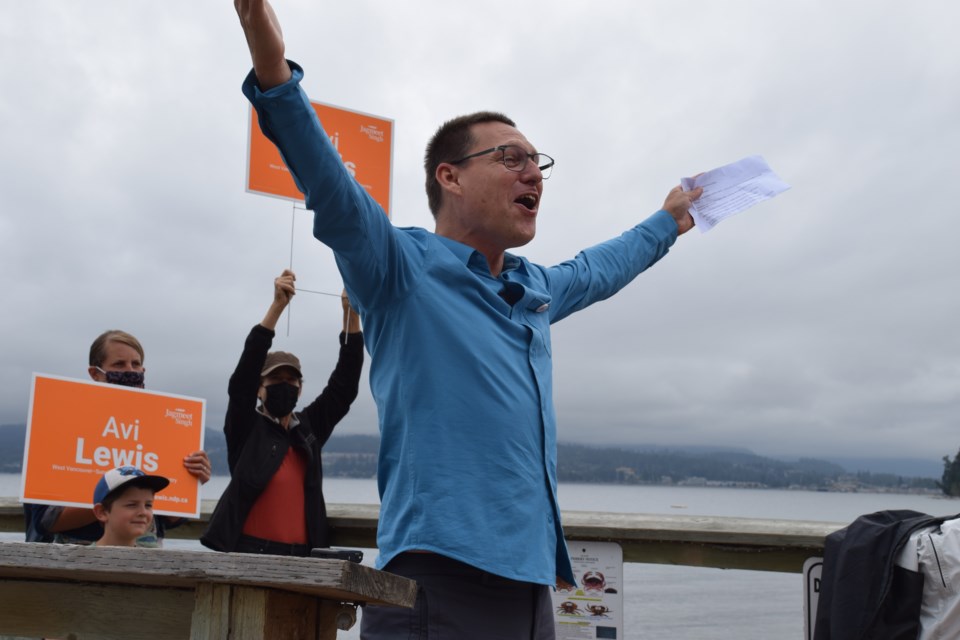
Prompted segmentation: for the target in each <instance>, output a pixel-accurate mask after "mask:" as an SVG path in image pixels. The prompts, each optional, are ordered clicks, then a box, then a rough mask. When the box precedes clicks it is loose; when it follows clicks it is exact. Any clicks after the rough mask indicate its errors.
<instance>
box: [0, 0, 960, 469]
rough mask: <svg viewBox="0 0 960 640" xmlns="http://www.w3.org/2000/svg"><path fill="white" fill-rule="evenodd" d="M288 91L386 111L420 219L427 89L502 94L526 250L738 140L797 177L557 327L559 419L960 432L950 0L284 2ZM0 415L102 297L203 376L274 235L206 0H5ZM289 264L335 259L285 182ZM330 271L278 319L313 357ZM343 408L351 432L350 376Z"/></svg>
mask: <svg viewBox="0 0 960 640" xmlns="http://www.w3.org/2000/svg"><path fill="white" fill-rule="evenodd" d="M277 10H278V13H279V14H280V17H281V20H282V21H283V23H284V28H285V34H286V37H287V42H288V55H289V56H290V57H291V58H293V59H295V60H297V61H298V62H300V63H302V64H303V65H304V67H305V68H306V70H307V76H306V79H305V82H304V86H305V88H306V89H307V91H308V92H309V93H310V94H311V96H312V97H313V98H314V99H317V100H323V101H325V102H330V103H334V104H340V105H343V106H348V107H351V108H356V109H360V110H363V111H368V112H372V113H379V114H382V115H385V116H388V117H391V118H394V119H395V121H396V139H395V149H394V159H395V163H396V165H397V166H396V171H395V174H394V191H393V199H394V203H395V210H394V220H395V222H396V223H397V224H400V225H418V226H427V227H429V226H430V223H431V220H430V217H429V214H428V213H427V210H426V206H425V198H424V196H423V190H422V182H423V180H422V174H421V169H420V158H421V154H422V149H423V145H424V143H425V141H426V139H427V137H428V136H429V135H430V134H431V133H432V131H433V129H434V128H435V127H436V126H437V125H438V124H439V123H440V122H442V121H443V120H444V119H445V118H448V117H451V116H453V115H456V114H459V113H463V112H466V111H472V110H476V109H481V108H494V109H499V110H503V111H505V112H507V113H509V114H511V116H512V117H513V118H515V119H516V120H517V122H518V124H519V126H520V128H521V130H523V131H524V133H525V134H526V135H527V136H528V138H529V139H530V140H531V141H533V142H534V143H535V144H536V145H537V146H538V147H539V148H540V149H542V150H543V151H545V152H547V153H550V154H551V155H554V156H555V157H556V158H557V160H558V164H557V168H556V170H555V172H554V176H553V177H552V178H551V180H550V182H549V183H548V184H547V185H546V190H545V198H544V202H543V207H542V209H541V217H540V231H539V234H538V237H537V239H536V240H535V241H534V242H533V243H531V244H530V245H529V246H528V247H525V248H523V249H522V250H521V252H522V253H523V254H524V255H527V256H529V257H530V258H531V259H534V260H536V261H538V262H541V263H550V262H554V261H559V260H562V259H565V258H568V257H570V256H572V255H574V254H575V253H576V252H577V251H578V250H579V249H580V248H582V247H584V246H586V245H589V244H594V243H596V242H600V241H602V240H604V239H606V238H608V237H610V236H612V235H614V234H617V233H619V232H620V231H622V230H623V229H625V228H627V227H628V226H630V225H632V224H634V223H635V222H636V221H638V220H641V219H643V218H644V217H645V216H646V215H648V214H649V213H650V212H652V211H654V210H655V209H656V208H657V207H658V206H659V205H660V203H661V202H662V200H663V197H664V195H665V194H666V192H667V191H668V190H669V188H670V187H671V186H673V185H674V184H676V183H677V182H678V179H679V178H680V177H681V176H683V175H691V174H693V173H696V172H698V171H702V170H706V169H710V168H712V167H714V166H718V165H721V164H725V163H727V162H730V161H733V160H735V159H737V158H739V157H742V156H745V155H749V154H754V153H760V154H762V155H764V156H765V157H766V158H767V160H768V161H769V162H770V163H771V165H772V166H773V167H774V169H776V170H777V171H778V173H780V175H781V176H782V177H783V178H784V179H785V180H786V181H787V182H789V183H791V184H792V186H793V188H792V189H791V190H790V191H788V192H787V193H785V194H783V195H782V196H780V197H778V198H777V199H775V200H773V201H771V202H768V203H764V204H762V205H760V206H758V207H756V208H755V209H752V210H750V211H748V212H746V213H744V214H742V215H741V216H738V217H736V218H733V219H731V220H729V221H727V222H724V223H723V224H722V225H720V226H719V227H717V229H715V230H714V231H712V232H711V233H709V234H706V235H700V234H699V233H698V232H696V231H694V232H692V233H690V234H688V235H687V236H684V237H683V238H681V239H680V241H679V242H678V243H677V245H676V246H675V247H674V249H673V250H672V252H671V254H670V255H669V256H667V257H666V258H665V259H664V260H663V261H662V262H661V263H660V264H658V265H656V266H655V267H654V268H653V269H652V270H651V271H649V272H648V273H646V274H643V275H641V276H640V278H638V280H637V282H635V283H634V284H633V285H631V286H630V287H629V288H628V289H627V290H625V291H623V292H622V293H621V294H619V295H618V296H617V297H615V298H614V299H611V300H609V301H607V302H604V303H601V304H599V305H597V306H596V307H594V308H592V309H589V310H586V311H584V312H582V313H581V314H578V315H576V316H574V317H571V318H569V319H567V320H565V321H563V322H562V323H560V324H558V325H556V326H555V332H554V337H553V342H554V352H555V377H556V390H555V392H556V402H557V408H558V414H559V418H560V437H561V439H565V440H578V441H584V442H594V443H598V444H607V443H632V444H638V443H658V444H687V443H689V444H726V445H732V446H746V447H752V448H754V449H755V450H758V451H760V452H763V453H770V454H783V455H791V454H793V455H801V454H837V455H840V454H844V455H867V454H871V455H886V456H891V455H915V456H919V457H927V458H933V459H937V458H939V457H940V456H941V455H943V454H945V453H952V452H953V451H954V450H955V449H956V447H957V446H958V443H957V438H956V435H955V433H956V429H955V426H956V420H957V415H960V411H958V409H960V391H958V389H960V364H958V363H960V341H958V338H957V333H956V331H954V325H955V319H956V318H957V317H958V312H960V309H958V306H960V303H958V299H957V296H956V294H952V293H950V292H951V291H954V290H955V289H956V283H955V282H954V281H955V280H956V274H957V273H958V271H960V269H958V267H960V264H958V263H960V254H958V252H957V251H956V249H955V247H954V246H953V245H954V244H955V243H954V240H953V238H952V236H953V233H952V232H951V228H952V223H954V221H955V218H956V214H955V209H956V207H955V206H954V205H953V203H952V200H953V198H952V197H951V194H950V192H949V190H948V185H949V184H950V179H951V178H952V173H953V172H954V170H955V169H954V168H955V166H956V161H955V160H954V159H953V156H954V150H955V149H956V148H957V146H958V144H960V127H958V125H957V124H956V113H958V112H960V89H958V85H957V83H956V82H955V81H954V79H955V78H957V77H960V68H958V67H960V61H958V59H957V56H956V55H955V54H954V49H955V47H954V46H953V44H954V43H953V38H954V36H953V33H952V27H951V25H953V24H956V19H957V18H958V17H960V15H958V14H960V9H958V8H957V7H955V6H954V5H953V4H951V3H948V2H946V1H935V2H929V3H923V4H922V5H917V6H906V5H903V4H902V3H892V2H881V3H865V2H864V3H858V2H855V3H847V4H842V5H837V4H835V3H826V2H819V3H810V2H783V3H775V4H770V3H762V2H753V1H747V0H743V1H741V2H732V3H722V4H717V3H708V2H694V3H692V4H691V3H687V4H685V5H684V6H683V8H682V9H681V8H679V7H678V6H677V5H676V4H675V3H668V2H646V3H627V2H607V3H590V4H589V5H587V4H586V3H572V4H571V3H568V4H567V5H564V6H557V5H556V3H548V2H540V1H535V2H528V3H522V4H521V5H517V4H516V3H508V2H505V1H500V0H497V1H494V2H491V3H486V4H485V5H484V7H483V9H479V8H477V7H476V6H473V5H463V6H462V7H461V6H457V5H450V4H449V3H440V2H437V1H434V0H431V1H429V2H423V3H419V4H418V5H417V6H416V8H411V7H410V6H408V5H405V4H403V3H387V2H376V1H373V0H368V1H362V2H354V3H340V4H337V3H324V4H323V5H322V6H317V5H316V3H312V2H294V1H291V2H279V3H278V4H277ZM0 36H2V37H0V58H2V60H3V61H4V64H3V65H0V82H2V85H3V86H4V91H3V94H2V96H0V133H2V140H3V141H4V153H3V154H0V179H2V188H0V211H2V213H0V238H2V242H3V245H2V252H0V283H2V291H3V294H4V298H5V304H4V309H5V313H3V314H2V315H0V330H2V331H3V335H4V336H5V339H4V348H3V357H2V359H0V422H17V421H21V420H23V419H25V417H26V411H27V401H28V394H29V385H30V375H31V373H32V372H35V371H36V372H42V373H50V374H56V375H67V376H75V377H82V376H83V375H84V373H85V362H86V360H85V359H86V351H87V348H88V347H89V343H90V341H91V340H92V339H93V337H94V336H96V335H97V334H98V333H100V332H101V331H102V330H104V329H107V328H124V329H127V330H129V331H131V332H133V333H135V334H136V335H137V336H138V337H140V338H141V339H142V340H143V342H144V344H145V346H146V348H147V369H148V373H147V375H148V385H149V386H150V387H151V388H153V389H157V390H164V391H169V392H173V393H182V394H186V395H192V396H197V397H203V398H206V399H207V400H208V411H209V422H208V424H209V426H214V427H216V426H217V425H218V424H219V421H220V420H221V419H222V412H223V409H224V405H225V389H226V379H227V377H228V375H229V373H230V371H231V369H232V367H233V364H234V359H235V358H236V357H237V356H238V354H239V349H240V346H241V344H242V340H243V338H244V336H245V333H246V331H247V330H248V328H249V327H250V326H252V325H253V324H254V323H256V322H257V321H258V320H259V319H260V318H261V317H262V314H263V312H264V310H265V308H266V305H267V304H268V302H269V299H270V292H271V282H272V278H273V277H274V276H275V275H276V274H277V273H279V271H280V270H281V269H283V268H284V267H285V266H287V264H288V263H289V260H290V231H291V230H290V222H291V215H292V209H291V206H290V204H289V203H286V202H284V201H281V200H274V199H270V198H263V197H258V196H253V195H249V194H245V193H244V192H243V176H244V164H245V154H246V136H247V131H246V118H247V106H246V103H245V101H244V99H243V97H242V96H241V95H240V93H239V85H240V82H241V81H242V79H243V77H244V75H245V74H246V73H247V71H248V68H249V64H248V58H247V54H246V48H245V45H244V42H243V37H242V34H241V33H240V29H239V26H238V24H237V20H236V17H235V16H234V15H233V10H232V7H231V6H230V3H216V4H215V3H188V2H171V3H163V4H160V5H142V4H138V3H121V2H100V3H92V4H91V3H86V4H85V5H84V6H79V5H78V6H74V5H72V4H69V3H53V2H31V3H4V4H3V6H2V7H0ZM296 219H297V224H296V228H295V237H294V247H293V266H294V268H295V270H296V271H297V272H298V275H299V277H300V283H301V285H302V286H303V287H305V288H309V289H315V290H321V291H329V292H331V293H335V292H338V291H339V289H340V283H339V278H338V276H337V274H336V270H335V268H334V266H333V262H332V259H331V257H330V254H329V250H327V249H326V248H324V247H322V246H321V245H319V244H318V243H316V242H314V241H313V240H312V239H311V238H310V235H309V214H307V213H305V212H302V211H301V212H298V213H296ZM338 322H339V310H338V302H337V301H336V299H335V298H332V297H330V298H328V297H325V296H317V295H311V294H302V295H300V296H298V298H297V300H296V302H295V304H294V306H293V311H292V318H291V323H290V335H289V336H287V335H286V328H285V327H282V328H281V330H280V332H279V337H278V341H277V342H278V344H279V345H282V346H283V348H287V349H290V350H294V351H296V352H298V353H299V354H300V355H301V356H302V357H303V359H304V365H305V367H306V369H307V372H308V385H307V387H308V390H309V389H310V384H311V383H314V384H315V385H317V388H318V387H319V385H321V384H322V382H323V380H324V379H325V378H326V375H327V374H328V372H329V368H330V367H331V366H332V363H333V359H334V357H335V346H336V345H335V338H334V336H335V333H336V331H337V325H338ZM342 429H343V430H344V431H347V430H350V431H353V432H363V433H373V432H375V430H376V418H375V408H374V405H373V401H372V399H371V398H370V397H369V392H368V391H364V393H363V394H362V396H361V399H360V401H359V402H358V405H357V408H356V409H355V410H354V411H353V412H352V413H351V415H350V416H349V418H348V420H347V422H346V423H345V424H344V425H343V427H342Z"/></svg>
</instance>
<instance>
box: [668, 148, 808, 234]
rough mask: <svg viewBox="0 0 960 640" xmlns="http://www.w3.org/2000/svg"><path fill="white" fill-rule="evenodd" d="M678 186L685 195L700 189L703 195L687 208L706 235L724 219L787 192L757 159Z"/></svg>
mask: <svg viewBox="0 0 960 640" xmlns="http://www.w3.org/2000/svg"><path fill="white" fill-rule="evenodd" d="M680 185H681V186H682V187H683V189H684V191H690V190H691V189H695V188H697V187H702V188H703V195H701V196H700V198H699V199H698V200H696V201H694V202H693V204H691V205H690V215H692V216H693V219H694V220H695V221H696V223H697V227H698V228H699V229H700V232H701V233H706V232H707V231H709V230H710V229H712V228H713V227H714V226H715V225H716V224H717V223H718V222H720V221H721V220H723V219H724V218H728V217H730V216H732V215H734V214H737V213H740V212H741V211H745V210H747V209H749V208H750V207H752V206H753V205H755V204H757V203H759V202H763V201H764V200H769V199H770V198H772V197H774V196H776V195H777V194H780V193H783V192H784V191H786V190H787V189H789V188H790V185H788V184H787V183H785V182H783V181H782V180H780V178H779V177H778V176H777V174H775V173H774V172H773V171H772V170H771V169H770V167H769V166H768V165H767V163H766V161H765V160H764V159H763V158H762V157H760V156H749V157H747V158H744V159H743V160H739V161H738V162H734V163H732V164H728V165H725V166H723V167H720V168H718V169H714V170H712V171H708V172H706V173H701V174H700V175H698V176H696V177H694V178H682V179H681V180H680Z"/></svg>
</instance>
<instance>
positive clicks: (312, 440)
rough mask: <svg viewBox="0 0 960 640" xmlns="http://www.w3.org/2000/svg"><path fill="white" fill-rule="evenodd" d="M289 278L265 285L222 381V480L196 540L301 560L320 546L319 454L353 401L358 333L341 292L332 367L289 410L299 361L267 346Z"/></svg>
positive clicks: (323, 535) (323, 538) (290, 292)
mask: <svg viewBox="0 0 960 640" xmlns="http://www.w3.org/2000/svg"><path fill="white" fill-rule="evenodd" d="M295 279H296V276H295V275H294V274H293V272H292V271H284V272H283V273H282V274H281V275H280V277H278V278H276V279H275V280H274V290H273V301H272V302H271V304H270V307H269V309H268V310H267V314H266V315H265V316H264V319H263V321H261V322H260V324H258V325H256V326H254V327H253V329H251V330H250V333H249V334H248V335H247V340H246V342H245V344H244V348H243V353H242V354H241V355H240V361H239V362H238V363H237V368H236V369H235V370H234V372H233V375H232V376H230V383H229V385H228V387H227V393H228V395H229V403H228V404H227V415H226V419H225V422H224V426H223V432H224V434H225V435H226V438H227V460H228V462H229V466H230V484H229V485H228V486H227V488H226V489H225V490H224V492H223V495H222V496H221V497H220V501H219V502H218V503H217V508H216V510H215V511H214V513H213V515H212V516H211V518H210V524H209V526H208V527H207V530H206V531H205V532H204V533H203V535H202V536H201V537H200V542H202V543H203V544H204V545H206V546H207V547H210V548H211V549H215V550H217V551H233V552H241V553H266V554H272V555H293V556H307V555H309V554H310V549H311V548H313V547H326V546H328V545H329V540H328V533H327V516H326V507H325V506H324V502H323V492H322V490H321V480H322V477H323V468H322V466H321V449H322V448H323V445H324V444H325V443H326V441H327V439H328V438H329V437H330V434H331V433H332V432H333V428H334V426H336V424H337V423H338V422H339V421H340V420H341V419H342V418H343V417H344V416H345V415H346V414H347V411H349V409H350V404H351V403H352V402H353V400H354V399H355V398H356V397H357V392H358V388H359V383H360V372H361V369H362V368H363V334H362V333H360V321H359V318H358V317H357V314H356V312H355V311H353V310H352V309H351V308H350V303H349V300H347V298H346V294H344V295H342V296H341V307H342V309H343V333H341V334H340V357H339V360H338V361H337V365H336V368H335V369H334V371H333V374H331V376H330V380H329V382H328V384H327V387H326V388H325V389H324V390H323V392H322V393H321V394H320V395H319V396H317V397H316V398H315V399H313V400H312V401H311V402H309V403H308V404H307V405H306V406H304V407H303V408H302V409H301V410H299V411H294V408H295V407H296V406H297V402H298V400H299V398H300V393H301V391H302V388H303V373H302V370H301V367H300V360H299V359H297V357H296V356H295V355H293V354H292V353H287V352H286V351H273V352H271V351H270V347H271V346H272V345H273V339H274V336H275V331H274V330H275V329H276V326H277V322H278V320H279V319H280V316H281V315H282V314H283V311H284V309H286V307H287V305H288V304H289V303H290V299H291V298H292V297H293V296H294V294H295V293H296V289H295V287H294V280H295ZM348 336H349V337H348Z"/></svg>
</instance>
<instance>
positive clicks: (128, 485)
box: [93, 466, 170, 547]
mask: <svg viewBox="0 0 960 640" xmlns="http://www.w3.org/2000/svg"><path fill="white" fill-rule="evenodd" d="M168 484H170V481H169V480H167V479H166V478H164V477H163V476H148V475H147V474H145V473H144V472H143V471H141V470H140V469H138V468H136V467H130V466H124V467H117V468H116V469H111V470H110V471H107V472H106V473H104V474H103V476H102V477H101V478H100V480H99V481H98V482H97V486H96V488H95V489H94V491H93V503H94V504H93V513H94V515H95V516H96V517H97V520H99V521H100V523H101V524H102V525H103V535H102V536H100V539H99V540H97V541H96V542H95V543H94V544H95V545H97V546H101V547H104V546H111V547H135V546H137V540H138V539H139V538H140V536H142V535H143V534H145V533H146V532H147V531H148V530H149V529H150V525H151V524H152V523H153V496H154V494H156V493H157V492H158V491H162V490H163V489H165V488H166V487H167V485H168Z"/></svg>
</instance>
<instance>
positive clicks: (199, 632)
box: [190, 583, 233, 640]
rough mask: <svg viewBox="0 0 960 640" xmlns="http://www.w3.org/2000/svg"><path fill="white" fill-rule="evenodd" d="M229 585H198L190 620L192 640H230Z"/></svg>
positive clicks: (230, 589)
mask: <svg viewBox="0 0 960 640" xmlns="http://www.w3.org/2000/svg"><path fill="white" fill-rule="evenodd" d="M232 589H233V588H232V587H231V586H230V585H228V584H210V583H203V584H198V585H197V588H196V592H195V594H194V607H193V615H192V616H191V620H190V640H230V596H231V592H232Z"/></svg>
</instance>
